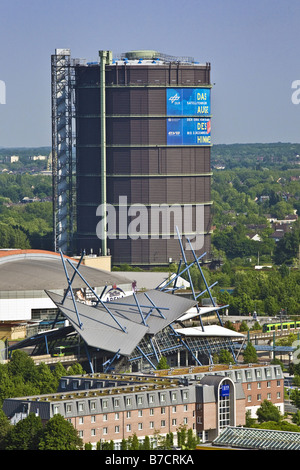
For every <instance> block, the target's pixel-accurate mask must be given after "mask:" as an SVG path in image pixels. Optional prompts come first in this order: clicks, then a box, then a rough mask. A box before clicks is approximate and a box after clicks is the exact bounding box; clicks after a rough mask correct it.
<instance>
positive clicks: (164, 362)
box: [157, 356, 169, 370]
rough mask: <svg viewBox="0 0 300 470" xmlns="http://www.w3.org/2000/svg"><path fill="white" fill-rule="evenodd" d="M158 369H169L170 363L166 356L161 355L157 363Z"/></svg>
mask: <svg viewBox="0 0 300 470" xmlns="http://www.w3.org/2000/svg"><path fill="white" fill-rule="evenodd" d="M157 369H158V370H164V369H169V365H168V362H167V359H166V358H165V356H161V357H160V359H159V363H158V364H157Z"/></svg>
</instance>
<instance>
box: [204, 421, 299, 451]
mask: <svg viewBox="0 0 300 470" xmlns="http://www.w3.org/2000/svg"><path fill="white" fill-rule="evenodd" d="M213 444H214V445H217V446H220V445H221V446H232V447H239V448H243V449H261V450H300V433H299V432H287V431H275V430H271V429H255V428H239V427H231V426H228V427H227V428H226V429H224V431H223V432H222V433H221V434H220V435H219V436H218V437H217V438H216V439H215V440H214V441H213Z"/></svg>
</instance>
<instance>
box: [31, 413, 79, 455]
mask: <svg viewBox="0 0 300 470" xmlns="http://www.w3.org/2000/svg"><path fill="white" fill-rule="evenodd" d="M82 445H83V443H82V439H81V438H80V437H79V436H78V433H77V431H76V429H75V428H74V426H73V425H72V423H69V422H68V421H66V420H65V419H64V417H63V416H62V415H60V414H57V415H54V416H53V418H51V419H49V421H48V422H47V423H46V425H45V427H44V429H43V432H42V435H41V439H40V441H39V446H38V448H39V450H78V449H80V448H81V447H82Z"/></svg>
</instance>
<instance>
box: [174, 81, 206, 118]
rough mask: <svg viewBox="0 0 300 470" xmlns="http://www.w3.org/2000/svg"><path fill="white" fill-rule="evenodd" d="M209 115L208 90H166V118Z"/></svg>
mask: <svg viewBox="0 0 300 470" xmlns="http://www.w3.org/2000/svg"><path fill="white" fill-rule="evenodd" d="M210 114H211V107H210V88H167V116H209V115H210Z"/></svg>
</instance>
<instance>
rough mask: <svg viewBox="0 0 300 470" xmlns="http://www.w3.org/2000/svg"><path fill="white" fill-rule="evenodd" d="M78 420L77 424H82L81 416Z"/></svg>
mask: <svg viewBox="0 0 300 470" xmlns="http://www.w3.org/2000/svg"><path fill="white" fill-rule="evenodd" d="M78 422H79V424H83V416H80V417H79V420H78Z"/></svg>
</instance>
